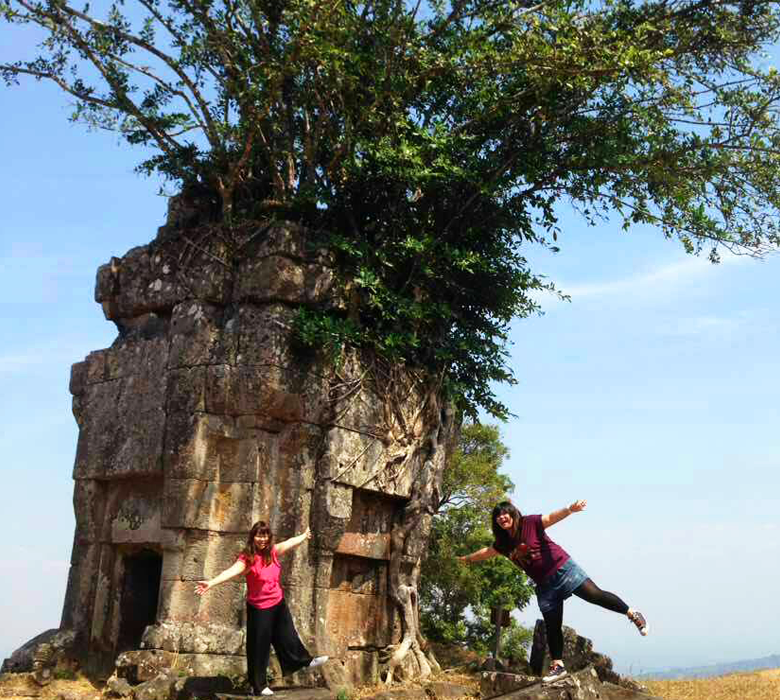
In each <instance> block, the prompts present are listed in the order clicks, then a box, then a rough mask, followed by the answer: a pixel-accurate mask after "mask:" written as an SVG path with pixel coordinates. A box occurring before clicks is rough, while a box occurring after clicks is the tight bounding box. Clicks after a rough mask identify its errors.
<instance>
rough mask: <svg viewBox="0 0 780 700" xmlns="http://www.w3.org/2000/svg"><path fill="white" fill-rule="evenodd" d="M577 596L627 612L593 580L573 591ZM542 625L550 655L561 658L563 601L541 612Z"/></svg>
mask: <svg viewBox="0 0 780 700" xmlns="http://www.w3.org/2000/svg"><path fill="white" fill-rule="evenodd" d="M574 595H576V596H577V597H578V598H582V599H583V600H586V601H588V602H589V603H593V605H600V606H601V607H602V608H606V609H607V610H612V611H613V612H616V613H620V614H621V615H625V614H626V613H627V612H628V605H626V604H625V603H624V602H623V601H622V600H621V599H620V598H618V597H617V596H616V595H615V594H614V593H610V592H609V591H602V590H601V589H600V588H599V587H598V586H597V585H596V584H595V583H593V581H591V580H590V579H586V581H585V582H584V583H583V584H582V585H581V586H580V587H579V588H577V590H575V591H574ZM542 617H543V618H544V625H545V627H546V628H547V646H548V647H550V657H551V658H553V659H562V658H563V601H561V603H559V604H558V605H557V606H556V607H555V608H553V609H552V610H550V611H548V612H546V613H542Z"/></svg>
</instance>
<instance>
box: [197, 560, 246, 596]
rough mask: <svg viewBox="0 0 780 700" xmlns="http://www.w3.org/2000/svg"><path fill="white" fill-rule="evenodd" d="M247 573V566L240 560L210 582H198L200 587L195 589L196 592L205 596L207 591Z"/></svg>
mask: <svg viewBox="0 0 780 700" xmlns="http://www.w3.org/2000/svg"><path fill="white" fill-rule="evenodd" d="M244 571H246V564H245V563H244V562H243V561H241V560H240V559H239V560H238V561H237V562H236V563H235V564H233V566H231V567H230V568H228V569H225V570H224V571H223V572H222V573H221V574H217V575H216V576H215V577H214V578H213V579H211V580H210V581H198V585H197V586H196V587H195V592H196V593H197V594H198V595H203V594H204V593H205V592H206V591H208V590H210V589H212V588H214V586H218V585H219V584H220V583H225V581H230V579H232V578H235V577H236V576H238V575H240V574H243V573H244Z"/></svg>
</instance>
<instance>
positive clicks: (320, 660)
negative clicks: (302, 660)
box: [309, 656, 330, 668]
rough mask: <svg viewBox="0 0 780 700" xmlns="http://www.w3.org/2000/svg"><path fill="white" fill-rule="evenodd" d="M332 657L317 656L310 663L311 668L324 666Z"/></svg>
mask: <svg viewBox="0 0 780 700" xmlns="http://www.w3.org/2000/svg"><path fill="white" fill-rule="evenodd" d="M329 658H330V657H329V656H315V657H314V658H313V659H312V660H311V662H310V663H309V668H317V666H322V664H324V663H325V662H326V661H327V660H328V659H329Z"/></svg>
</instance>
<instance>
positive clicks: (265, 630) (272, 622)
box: [195, 520, 328, 695]
mask: <svg viewBox="0 0 780 700" xmlns="http://www.w3.org/2000/svg"><path fill="white" fill-rule="evenodd" d="M308 539H311V530H309V528H306V532H304V533H302V534H300V535H296V536H295V537H291V538H290V539H288V540H285V541H284V542H280V543H279V544H277V545H274V538H273V534H272V533H271V528H270V527H268V525H266V524H265V522H264V521H262V520H260V521H258V522H256V523H255V524H254V525H253V526H252V529H251V530H250V531H249V536H248V537H247V541H246V547H244V549H243V551H242V552H241V554H239V555H238V559H237V560H236V563H235V564H233V566H231V567H230V568H228V569H225V570H224V571H223V572H222V573H221V574H219V575H217V576H215V577H214V578H213V579H211V580H210V581H198V585H197V587H196V589H195V592H196V593H197V594H198V595H203V594H204V593H206V591H208V590H211V589H212V588H213V587H214V586H217V585H219V584H220V583H224V582H225V581H229V580H230V579H232V578H235V577H236V576H239V575H240V574H245V575H246V587H247V593H246V627H247V629H246V667H247V676H248V678H249V683H250V685H251V686H252V690H253V694H254V695H273V694H274V693H273V691H272V690H271V689H270V688H269V687H268V684H267V671H268V657H269V654H270V652H271V645H272V644H273V647H274V651H276V656H277V658H278V659H279V664H280V665H281V667H282V674H283V675H285V676H286V675H288V674H290V673H294V672H295V671H298V670H300V669H302V668H307V667H308V668H314V667H316V666H321V665H322V664H324V663H325V662H326V661H327V660H328V657H327V656H317V657H316V658H312V656H311V654H309V652H308V651H306V647H304V646H303V643H302V642H301V639H300V637H299V636H298V633H297V632H296V631H295V625H294V624H293V620H292V616H291V615H290V611H289V609H288V608H287V603H285V601H284V593H283V591H282V588H281V586H280V585H279V576H280V574H281V571H282V567H281V564H280V563H279V558H278V557H279V555H282V554H285V553H286V552H289V551H290V550H292V549H295V548H296V547H297V546H299V545H300V544H302V543H303V542H305V541H306V540H308Z"/></svg>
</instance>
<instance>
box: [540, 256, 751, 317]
mask: <svg viewBox="0 0 780 700" xmlns="http://www.w3.org/2000/svg"><path fill="white" fill-rule="evenodd" d="M745 262H754V263H756V262H757V261H756V260H755V259H754V258H751V257H749V256H745V255H731V254H726V255H724V256H723V258H722V261H721V263H720V264H719V265H715V264H713V263H711V262H710V261H709V260H708V259H706V258H704V257H695V256H687V257H685V258H683V259H681V260H679V261H677V262H674V263H670V264H668V265H663V266H661V267H658V268H655V269H651V270H646V271H642V272H638V273H636V274H633V275H630V276H628V277H624V278H622V279H613V280H605V281H599V282H587V283H582V284H577V283H573V284H567V283H566V282H557V283H556V286H557V288H558V289H559V290H560V291H561V292H562V293H564V294H567V295H569V296H570V297H571V299H572V301H577V300H581V299H599V298H604V297H622V298H633V297H637V296H647V295H653V296H656V295H658V294H659V293H660V292H662V291H663V292H669V291H671V290H674V289H676V288H678V287H679V286H680V285H682V284H690V283H691V282H694V281H696V280H697V279H699V278H700V277H701V276H702V275H705V274H708V273H709V274H717V272H718V270H719V268H721V269H722V268H723V267H724V266H732V265H735V264H742V263H745ZM537 301H538V302H539V303H540V304H541V305H542V307H543V308H549V307H550V306H551V305H552V304H555V303H556V302H557V301H558V298H557V297H555V296H553V295H552V294H549V293H546V292H545V293H543V294H539V295H538V296H537Z"/></svg>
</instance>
